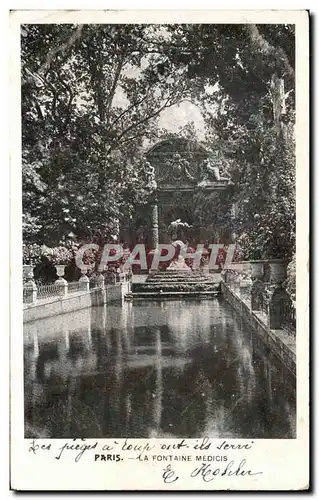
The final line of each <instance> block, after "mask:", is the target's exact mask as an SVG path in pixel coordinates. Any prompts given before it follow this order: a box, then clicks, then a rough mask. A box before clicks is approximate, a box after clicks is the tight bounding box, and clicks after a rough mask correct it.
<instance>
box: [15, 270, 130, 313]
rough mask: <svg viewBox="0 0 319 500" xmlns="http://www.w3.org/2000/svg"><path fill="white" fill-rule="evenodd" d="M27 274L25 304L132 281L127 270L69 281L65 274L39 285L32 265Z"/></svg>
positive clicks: (24, 294)
mask: <svg viewBox="0 0 319 500" xmlns="http://www.w3.org/2000/svg"><path fill="white" fill-rule="evenodd" d="M27 267H28V269H27V274H26V273H25V279H26V281H25V283H24V284H23V304H29V305H31V304H37V303H38V302H39V301H44V300H47V299H52V298H54V297H56V298H58V297H68V296H69V295H71V294H74V293H79V292H81V293H83V292H88V293H89V292H90V291H91V290H93V289H95V288H98V289H102V290H104V289H105V288H106V287H107V286H109V285H115V284H121V283H122V284H124V283H128V282H129V281H130V274H129V273H127V272H121V273H106V274H104V275H103V274H99V275H97V276H93V277H91V278H89V277H88V276H86V275H82V276H81V277H80V279H79V280H78V281H72V282H68V281H66V280H65V279H64V278H63V276H59V278H58V279H57V280H56V281H55V282H54V283H52V284H48V285H37V284H36V282H35V281H34V279H33V271H32V268H31V266H27Z"/></svg>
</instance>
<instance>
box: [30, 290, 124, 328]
mask: <svg viewBox="0 0 319 500" xmlns="http://www.w3.org/2000/svg"><path fill="white" fill-rule="evenodd" d="M129 291H130V283H129V282H125V283H116V284H115V285H106V286H105V289H101V288H95V289H93V290H90V291H88V292H87V291H83V292H76V293H72V294H69V295H66V296H64V297H62V296H60V297H52V298H48V299H46V300H42V301H40V302H39V303H35V304H24V306H23V322H24V323H28V322H30V321H35V320H38V319H43V318H49V317H52V316H58V315H60V314H65V313H69V312H73V311H79V310H81V309H85V308H88V307H92V306H99V305H103V304H105V303H109V302H114V301H121V300H123V299H124V296H125V295H126V293H128V292H129Z"/></svg>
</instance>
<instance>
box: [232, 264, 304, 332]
mask: <svg viewBox="0 0 319 500" xmlns="http://www.w3.org/2000/svg"><path fill="white" fill-rule="evenodd" d="M239 264H242V266H241V269H240V267H238V266H237V268H236V269H227V270H225V271H224V272H223V279H224V282H225V283H226V284H227V285H228V286H229V287H230V288H231V290H232V291H233V292H234V293H236V294H237V295H238V296H239V297H240V298H241V299H242V300H243V301H244V302H245V303H246V304H247V305H248V306H249V308H250V310H251V311H252V312H257V313H260V314H262V315H263V316H264V317H265V319H266V322H267V325H268V327H269V329H271V330H279V329H284V330H286V331H287V332H288V333H289V334H292V335H295V333H296V308H295V304H294V302H293V300H292V298H291V297H290V295H289V294H288V293H287V291H286V290H285V289H284V287H283V282H284V279H285V277H286V267H285V263H284V261H279V260H276V261H252V262H241V263H239ZM255 264H256V265H255Z"/></svg>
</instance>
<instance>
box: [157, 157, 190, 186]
mask: <svg viewBox="0 0 319 500" xmlns="http://www.w3.org/2000/svg"><path fill="white" fill-rule="evenodd" d="M167 167H168V168H167ZM189 169H190V164H189V162H188V161H187V160H185V158H182V156H181V155H180V154H179V153H175V154H174V155H173V156H172V158H171V159H170V160H169V162H167V163H166V169H165V173H164V175H163V177H162V181H165V182H171V181H176V180H179V181H182V180H188V181H191V182H196V179H195V177H194V176H193V175H192V174H191V173H190V171H189Z"/></svg>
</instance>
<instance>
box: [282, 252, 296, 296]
mask: <svg viewBox="0 0 319 500" xmlns="http://www.w3.org/2000/svg"><path fill="white" fill-rule="evenodd" d="M284 286H285V288H286V290H287V292H288V293H289V295H290V296H291V297H292V299H293V300H296V254H294V255H293V258H292V260H291V261H290V262H289V264H288V266H287V279H286V281H285V282H284Z"/></svg>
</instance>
